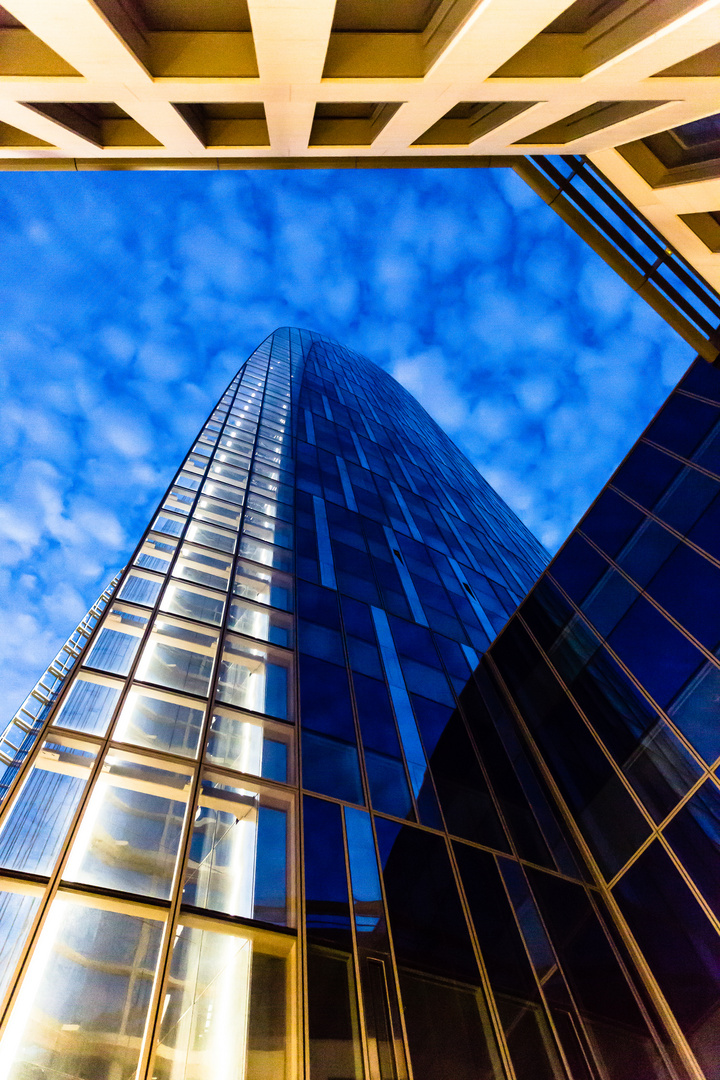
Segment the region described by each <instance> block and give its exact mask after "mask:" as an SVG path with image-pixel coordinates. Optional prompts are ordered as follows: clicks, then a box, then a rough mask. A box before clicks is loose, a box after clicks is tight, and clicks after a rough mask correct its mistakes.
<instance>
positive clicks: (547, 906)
mask: <svg viewBox="0 0 720 1080" xmlns="http://www.w3.org/2000/svg"><path fill="white" fill-rule="evenodd" d="M698 403H699V404H700V405H701V406H702V407H701V408H697V407H696V405H698ZM718 403H720V372H718V371H716V370H713V369H712V368H711V367H710V366H709V365H706V364H705V363H704V362H699V363H698V364H696V365H695V366H694V367H693V369H692V372H691V374H690V375H689V376H688V379H687V380H684V381H683V382H682V383H681V385H680V386H679V388H678V389H677V390H676V391H675V393H674V395H673V399H672V400H671V404H670V406H669V407H668V409H666V410H665V411H664V413H663V414H662V416H661V417H659V418H658V420H657V421H656V422H655V424H654V426H653V428H652V430H651V431H649V432H648V433H647V436H646V437H644V438H643V439H641V440H640V441H639V443H638V444H637V446H636V447H635V448H634V449H633V451H632V452H631V453H630V455H628V458H627V459H626V461H625V462H624V463H623V465H622V467H621V469H619V470H618V472H617V474H616V475H615V477H613V479H612V481H611V482H610V484H609V485H607V487H606V489H605V490H604V492H603V493H602V494H601V497H600V498H599V499H598V500H597V502H596V503H595V505H594V507H593V509H592V511H591V512H590V513H589V514H588V515H586V517H585V519H584V520H583V521H582V522H581V523H580V525H579V526H578V528H577V530H576V531H575V532H574V534H573V536H572V537H571V538H570V539H569V540H568V542H567V543H566V544H565V546H564V547H563V549H562V550H561V552H560V553H559V555H558V556H557V557H556V558H555V560H554V561H553V562H552V563H551V564H550V566H549V567H548V566H547V563H548V559H547V555H546V553H545V552H544V551H543V550H542V548H541V547H540V545H539V544H538V543H537V542H536V541H535V540H534V538H533V537H532V536H531V535H530V534H529V533H528V531H527V530H526V529H525V528H524V526H523V525H522V524H521V523H520V522H519V521H518V519H517V518H515V516H514V515H513V514H512V512H511V511H510V510H509V508H508V507H507V506H506V505H505V504H504V503H503V502H502V500H500V499H499V497H498V496H497V495H496V494H495V493H494V492H493V491H492V489H491V488H489V486H488V485H487V484H486V483H485V482H484V481H483V480H482V478H481V477H480V476H479V474H478V473H477V472H476V470H475V468H474V467H473V466H472V465H471V463H470V462H469V461H467V459H465V458H464V457H463V455H462V454H461V453H460V452H459V451H458V450H456V449H455V448H454V447H453V446H452V444H451V443H450V442H449V440H448V439H447V438H446V437H445V436H444V435H443V434H442V432H441V431H440V430H439V429H438V428H437V427H436V425H435V424H434V423H432V422H431V421H430V420H429V418H428V416H427V414H426V413H425V412H424V411H423V410H422V409H421V408H420V406H419V405H418V404H417V403H416V402H415V401H414V400H413V399H412V398H411V397H410V395H408V394H407V393H406V392H405V391H404V390H403V389H402V388H401V387H400V386H399V385H398V384H397V383H396V382H395V381H394V380H392V379H391V378H390V376H388V375H387V374H386V373H385V372H384V371H382V370H381V369H379V368H377V367H375V366H374V365H372V364H370V363H369V362H368V361H366V360H364V359H363V358H362V357H360V356H358V355H357V354H355V353H352V352H350V351H349V350H347V349H345V348H343V347H342V346H340V345H338V344H337V343H334V342H330V341H328V340H327V339H324V338H322V337H320V336H319V335H316V334H312V333H309V332H307V331H301V330H289V329H283V330H278V331H276V332H275V333H274V334H273V335H271V336H270V338H268V339H267V341H266V342H264V343H263V344H262V345H261V346H260V347H259V348H258V349H257V350H256V352H255V353H254V354H253V355H252V356H251V357H250V359H249V360H248V361H247V363H246V364H245V365H243V367H242V369H241V370H240V372H239V373H238V375H237V376H236V378H235V379H233V381H232V383H231V385H230V387H229V388H228V390H227V391H226V392H225V394H223V396H222V398H221V401H220V403H219V404H218V406H217V408H216V409H215V410H214V411H213V413H212V414H211V418H210V420H209V421H208V423H207V424H206V426H205V428H204V429H203V433H202V434H201V435H200V437H199V438H198V440H197V442H196V444H195V446H194V447H193V448H192V450H191V452H190V455H189V457H188V459H187V461H186V462H185V464H184V466H183V467H182V469H181V471H180V474H179V479H178V481H177V483H174V484H173V485H172V486H171V488H170V489H169V491H168V493H167V495H166V496H165V498H164V499H163V500H162V502H161V504H160V509H159V510H158V512H157V513H156V515H155V517H154V518H153V522H152V525H151V527H150V528H149V530H148V531H147V533H146V535H145V536H144V538H143V540H142V542H141V544H140V546H139V548H138V549H137V552H138V553H137V555H136V556H135V559H134V561H133V563H132V565H131V566H130V567H128V568H127V569H126V570H125V571H124V572H123V573H122V575H121V576H120V580H119V585H118V596H117V599H113V600H111V601H110V603H109V604H108V606H107V608H105V609H104V611H103V613H102V615H100V614H97V613H96V614H95V615H94V616H92V617H91V614H89V616H88V620H89V622H88V634H89V642H88V645H87V647H85V646H84V644H83V642H84V641H85V640H86V638H83V639H82V641H81V642H80V644H79V645H78V650H77V651H78V652H79V653H80V660H79V663H78V666H77V670H74V671H73V672H72V674H70V675H69V677H68V678H67V679H66V680H64V679H63V678H59V681H58V682H57V683H53V684H52V687H55V686H57V687H58V689H57V692H56V691H55V690H54V689H53V688H52V687H51V688H50V689H48V687H47V686H45V683H43V682H41V683H39V684H38V688H37V690H36V692H34V696H33V695H31V697H30V698H29V699H28V702H27V703H26V706H24V707H23V709H21V710H20V712H19V713H18V714H17V716H16V718H15V719H14V721H13V726H12V732H11V735H10V734H9V735H8V736H7V737H6V738H5V739H4V740H0V742H1V745H0V750H1V751H2V753H0V757H2V759H3V763H4V766H5V770H6V771H5V774H4V776H3V777H2V791H1V792H0V794H2V793H4V792H6V793H7V794H6V795H5V797H4V801H3V802H2V804H0V870H1V871H2V881H1V882H0V927H2V929H3V931H4V941H5V944H3V945H0V980H2V979H3V978H4V979H5V980H6V986H7V995H8V996H7V997H6V999H5V1001H6V1003H7V1004H8V1008H7V1009H6V1011H5V1013H4V1014H3V1020H2V1024H3V1025H4V1026H2V1027H0V1038H3V1039H4V1040H5V1041H4V1042H3V1043H2V1047H0V1055H1V1058H2V1062H4V1063H5V1065H0V1072H2V1071H3V1070H4V1074H6V1075H8V1077H10V1078H11V1080H29V1078H33V1080H34V1078H35V1077H40V1076H45V1077H48V1078H50V1080H66V1078H68V1077H78V1078H80V1080H122V1078H123V1077H127V1080H136V1072H137V1069H138V1064H139V1063H140V1071H139V1072H137V1080H151V1078H152V1077H155V1078H157V1080H161V1078H166V1080H181V1078H183V1077H185V1078H188V1080H190V1078H192V1080H206V1078H209V1077H211V1076H212V1077H213V1080H214V1077H215V1076H216V1075H220V1076H227V1077H229V1078H233V1080H234V1078H237V1080H270V1078H271V1077H272V1078H273V1080H275V1078H276V1077H281V1078H287V1080H301V1077H309V1078H310V1080H349V1078H357V1080H407V1077H408V1076H409V1074H410V1072H411V1071H412V1075H413V1076H414V1077H415V1080H439V1078H440V1077H445V1076H447V1077H448V1078H450V1077H452V1080H456V1078H459V1080H463V1078H465V1077H467V1078H468V1080H470V1078H472V1080H509V1078H510V1077H512V1080H640V1078H642V1080H686V1078H687V1077H693V1080H700V1077H701V1076H705V1077H706V1080H717V1078H716V1073H717V1067H716V1062H717V1050H716V1044H717V1033H716V1031H715V1017H716V1016H717V1015H718V1007H717V1001H718V987H717V981H718V980H717V970H716V969H717V967H718V955H720V953H719V952H718V940H720V939H719V938H718V934H717V930H718V925H720V924H718V921H717V920H718V918H719V917H720V907H719V906H718V904H719V901H718V891H717V887H716V879H717V877H718V875H717V867H716V861H717V858H718V854H717V852H718V846H719V845H720V840H719V839H718V837H719V836H720V831H719V827H718V821H720V811H719V810H718V807H719V806H720V800H719V799H718V797H717V792H718V790H720V789H719V788H718V781H717V779H716V778H715V776H714V774H713V773H712V769H713V767H714V766H715V763H716V762H717V760H718V759H719V758H720V738H719V737H718V731H719V730H720V727H719V726H718V723H717V713H718V701H719V700H720V674H719V673H720V660H719V659H718V656H717V655H716V651H718V652H720V616H718V614H717V612H718V609H719V608H720V604H718V603H717V602H716V601H720V586H718V581H719V580H720V578H718V574H720V570H718V565H716V564H717V557H718V556H720V548H719V547H718V546H717V544H716V542H715V540H714V539H713V538H714V535H715V533H716V532H717V529H716V528H715V526H716V525H717V524H719V523H720V512H718V511H717V508H716V506H715V504H716V502H718V499H720V495H718V494H716V493H715V487H714V485H715V484H716V479H715V478H714V476H715V474H714V472H713V470H714V468H715V464H716V463H717V455H716V443H717V439H716V438H715V433H716V431H717V417H716V414H719V413H720V405H719V404H718ZM285 420H287V423H285ZM291 421H292V422H291ZM688 428H690V429H691V430H688ZM290 431H292V432H293V438H292V439H291V438H290V436H289V434H286V432H288V433H289V432H290ZM713 455H715V456H713ZM718 475H720V474H718ZM686 538H687V539H686ZM546 567H547V570H546ZM523 597H525V599H524V600H523ZM295 620H297V639H296V638H295V626H296V621H295ZM68 656H70V654H68ZM74 657H75V653H73V654H72V658H71V661H70V664H69V667H68V672H69V669H70V667H72V662H73V661H74ZM49 670H50V671H51V672H52V669H49ZM296 672H297V674H296ZM61 674H62V673H61ZM52 678H53V679H58V676H57V675H55V674H52ZM53 695H55V696H53ZM23 710H25V711H23ZM296 721H297V729H296V724H295V722H296ZM11 736H12V737H11ZM304 792H307V793H308V794H304ZM301 797H302V813H300V812H299V811H300V806H299V800H300V798H301ZM301 856H302V858H301ZM58 883H59V884H58ZM598 886H601V888H598ZM58 890H59V891H58ZM607 890H610V892H611V893H612V895H613V897H614V898H615V899H616V901H617V905H618V906H619V909H620V911H621V914H622V916H623V918H624V920H625V921H622V920H621V919H620V918H619V916H618V915H617V909H616V908H610V907H606V906H605V904H604V902H603V899H602V898H603V896H605V895H607ZM165 919H167V921H168V925H167V928H165V926H164V921H165ZM296 928H297V929H296ZM628 935H630V937H628ZM631 938H632V940H631ZM296 947H297V957H298V958H300V959H301V960H302V963H301V966H300V967H299V968H297V967H296ZM716 954H718V955H716ZM637 958H640V962H636V960H637ZM305 1002H306V1003H307V1009H305V1007H304V1006H305ZM670 1013H673V1014H674V1020H673V1021H672V1022H670V1020H669V1017H670ZM305 1018H306V1019H307V1023H305ZM679 1031H682V1032H683V1033H684V1034H683V1036H682V1037H681V1036H680V1035H679V1034H678V1032H679Z"/></svg>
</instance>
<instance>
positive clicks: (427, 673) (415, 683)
mask: <svg viewBox="0 0 720 1080" xmlns="http://www.w3.org/2000/svg"><path fill="white" fill-rule="evenodd" d="M400 665H401V667H402V671H403V675H404V676H405V682H406V684H407V688H408V690H409V691H410V693H414V694H422V695H423V697H427V698H430V699H431V700H432V701H439V702H442V703H443V704H444V705H453V704H454V703H455V698H454V697H453V693H452V690H451V689H450V685H449V683H448V681H447V678H446V677H445V675H444V673H443V672H442V671H438V669H437V668H434V667H429V666H428V665H427V664H422V663H420V662H419V661H417V660H411V659H410V658H409V657H407V656H403V657H401V658H400Z"/></svg>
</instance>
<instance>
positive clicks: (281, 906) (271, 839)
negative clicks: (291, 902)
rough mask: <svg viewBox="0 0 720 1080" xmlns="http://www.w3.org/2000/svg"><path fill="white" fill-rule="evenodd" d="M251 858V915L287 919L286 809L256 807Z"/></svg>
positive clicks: (274, 920) (280, 921)
mask: <svg viewBox="0 0 720 1080" xmlns="http://www.w3.org/2000/svg"><path fill="white" fill-rule="evenodd" d="M257 827H258V839H257V855H256V859H255V918H257V919H260V920H262V921H263V922H269V923H277V924H278V925H280V926H283V925H285V924H286V923H287V908H286V903H287V901H286V892H287V876H288V867H287V850H288V843H287V812H286V811H285V810H284V809H283V810H276V809H274V807H272V806H261V807H260V808H259V810H258V825H257Z"/></svg>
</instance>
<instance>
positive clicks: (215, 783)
mask: <svg viewBox="0 0 720 1080" xmlns="http://www.w3.org/2000/svg"><path fill="white" fill-rule="evenodd" d="M289 816H290V801H289V797H288V796H287V795H285V794H282V793H279V792H278V793H276V792H274V791H273V792H270V791H265V790H263V789H258V788H256V787H237V786H233V785H230V784H228V783H227V782H226V781H225V780H223V779H220V778H217V779H212V778H211V777H209V776H208V777H205V778H204V779H203V781H202V787H201V792H200V799H199V802H198V809H197V812H196V815H195V820H194V822H193V834H192V842H191V847H190V855H189V857H188V864H187V869H186V872H185V886H184V890H183V900H184V902H185V903H187V904H191V905H192V906H193V907H201V908H209V909H212V910H213V911H220V912H224V913H225V914H227V915H239V916H242V917H243V918H245V919H259V920H260V921H262V922H266V923H277V924H278V925H287V923H288V918H289V917H292V916H291V912H290V911H289V908H288V902H289V899H290V897H289V892H290V888H291V886H290V865H289V856H290V851H289V843H290V831H289V826H290V824H291V822H289V820H288V819H289Z"/></svg>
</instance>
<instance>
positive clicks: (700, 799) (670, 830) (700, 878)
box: [665, 780, 720, 916]
mask: <svg viewBox="0 0 720 1080" xmlns="http://www.w3.org/2000/svg"><path fill="white" fill-rule="evenodd" d="M665 837H666V839H667V840H669V841H670V843H671V845H672V846H673V848H674V849H675V851H676V853H677V855H678V856H679V857H680V859H681V861H682V864H683V866H684V867H685V869H686V870H687V871H689V873H690V875H691V876H692V878H693V880H694V881H695V884H696V885H697V887H698V888H699V889H700V892H701V893H702V894H703V896H704V897H705V899H706V900H707V902H708V904H709V905H710V907H711V908H712V910H713V911H714V912H715V914H716V915H718V916H720V875H718V863H719V861H720V790H718V787H717V785H716V784H714V783H713V782H712V780H707V781H706V782H705V783H704V784H703V785H702V787H701V788H700V790H699V791H696V792H695V794H694V795H693V797H692V799H690V800H689V802H686V803H685V805H684V806H683V808H682V810H680V812H679V813H678V814H676V815H675V817H674V818H673V819H672V821H671V822H670V824H669V825H668V826H667V827H666V828H665Z"/></svg>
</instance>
